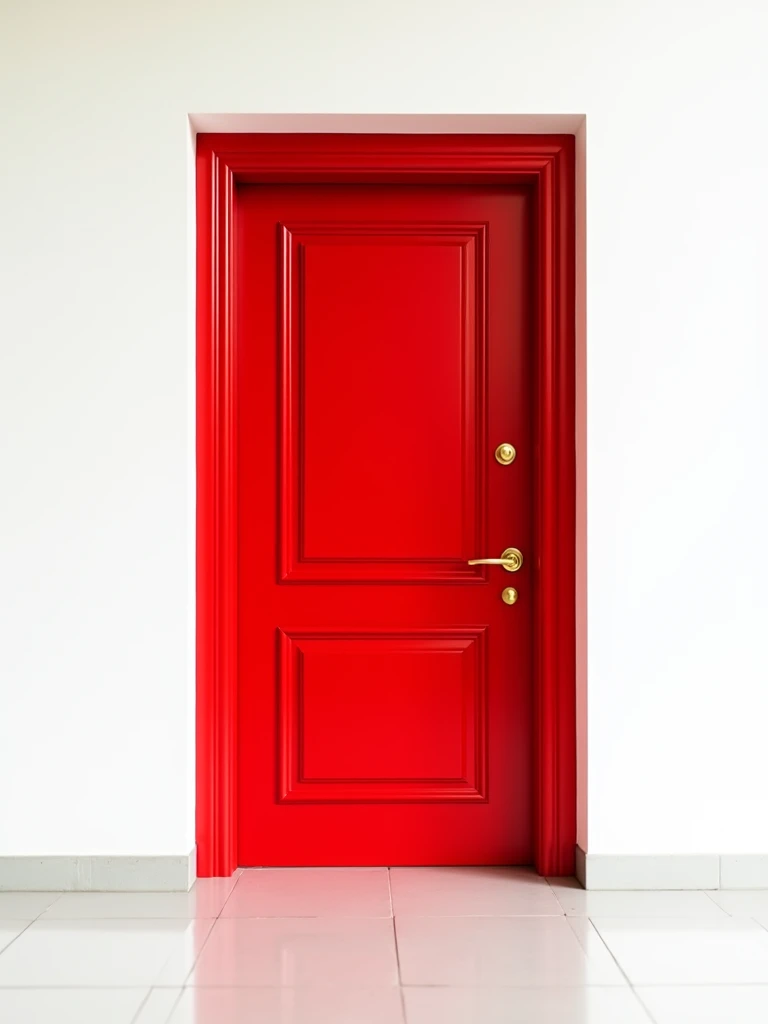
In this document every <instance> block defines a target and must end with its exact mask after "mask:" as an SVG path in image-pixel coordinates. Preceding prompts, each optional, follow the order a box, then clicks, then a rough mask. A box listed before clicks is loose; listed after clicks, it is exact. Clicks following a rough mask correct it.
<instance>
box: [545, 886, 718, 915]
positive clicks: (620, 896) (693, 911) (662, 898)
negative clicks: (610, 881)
mask: <svg viewBox="0 0 768 1024" xmlns="http://www.w3.org/2000/svg"><path fill="white" fill-rule="evenodd" d="M550 884H551V885H552V891H553V892H554V894H555V896H556V897H557V899H558V900H559V902H560V904H561V906H562V908H563V910H564V911H565V913H566V914H570V915H574V916H583V917H722V916H723V914H724V913H725V912H724V911H723V910H721V908H720V907H718V906H717V904H715V903H713V902H712V900H711V899H710V898H709V896H708V895H707V893H705V892H697V891H675V890H669V889H668V890H663V891H649V890H645V891H637V892H623V891H620V890H610V891H605V890H603V891H600V890H595V889H590V890H588V891H587V890H584V889H582V888H581V886H580V885H579V884H578V882H573V881H570V880H566V879H552V881H551V883H550Z"/></svg>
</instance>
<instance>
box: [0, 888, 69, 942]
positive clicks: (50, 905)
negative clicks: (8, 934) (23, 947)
mask: <svg viewBox="0 0 768 1024" xmlns="http://www.w3.org/2000/svg"><path fill="white" fill-rule="evenodd" d="M63 895H64V893H62V892H57V893H56V899H54V900H51V902H50V903H49V904H48V906H47V907H43V909H42V910H41V911H40V912H39V913H38V914H37V915H36V916H35V917H33V918H32V920H31V921H28V922H27V924H26V927H24V928H22V929H21V931H20V932H19V934H18V935H14V937H13V938H12V939H11V941H10V942H9V943H8V945H7V946H3V948H2V949H0V956H2V955H3V953H5V951H6V950H7V949H10V948H11V946H12V945H13V944H14V942H15V941H16V940H17V939H20V938H21V936H22V935H23V934H24V933H25V932H26V931H27V930H28V929H29V928H31V927H32V925H33V924H35V922H36V921H39V920H40V918H41V917H42V916H43V914H46V913H48V911H49V910H50V909H51V907H52V906H53V905H54V903H58V901H59V900H60V899H61V897H62V896H63ZM23 920H24V918H22V921H23Z"/></svg>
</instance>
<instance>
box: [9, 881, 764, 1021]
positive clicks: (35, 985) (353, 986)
mask: <svg viewBox="0 0 768 1024" xmlns="http://www.w3.org/2000/svg"><path fill="white" fill-rule="evenodd" d="M766 1020H768V893H766V892H743V891H741V892H712V893H706V892H584V891H583V890H581V889H580V888H579V887H578V885H576V883H574V882H572V881H570V880H568V879H549V880H547V879H543V878H539V877H538V876H536V875H534V874H533V873H532V872H530V871H526V870H522V869H516V868H393V869H392V870H391V871H388V870H387V869H386V868H360V869H345V868H338V869H327V870H326V869H254V870H249V871H245V872H241V873H238V875H237V876H235V877H233V878H232V879H226V880H222V879H211V880H203V881H200V882H198V883H197V885H196V886H195V887H194V889H193V890H192V892H191V893H66V894H63V895H58V894H56V893H0V1021H2V1022H3V1024H5V1022H8V1024H33V1022H34V1024H47V1022H51V1024H75V1022H76V1024H96V1022H98V1024H245V1022H248V1024H257V1022H258V1024H433V1022H434V1024H438V1022H439V1024H529V1022H531V1024H533V1022H535V1024H642V1022H646V1024H648V1022H653V1021H655V1022H656V1024H726V1022H727V1024H732V1022H733V1024H757V1022H760V1024H764V1022H765V1021H766Z"/></svg>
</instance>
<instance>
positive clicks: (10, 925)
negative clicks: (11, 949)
mask: <svg viewBox="0 0 768 1024" xmlns="http://www.w3.org/2000/svg"><path fill="white" fill-rule="evenodd" d="M28 924H29V922H28V921H0V950H3V949H5V947H6V946H8V945H10V944H11V943H12V942H13V940H14V939H15V938H16V937H17V936H18V935H21V933H22V932H23V931H24V929H25V928H26V927H27V926H28Z"/></svg>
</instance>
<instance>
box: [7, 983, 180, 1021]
mask: <svg viewBox="0 0 768 1024" xmlns="http://www.w3.org/2000/svg"><path fill="white" fill-rule="evenodd" d="M146 995H147V993H146V990H145V989H142V988H128V989H114V988H112V989H106V988H102V989H99V988H89V989H76V988H49V989H41V988H8V989H0V1020H2V1021H4V1022H6V1024H107V1022H108V1024H132V1022H133V1020H134V1018H135V1016H136V1012H137V1010H138V1009H139V1007H140V1006H141V1004H142V1002H143V1001H144V999H145V997H146ZM165 1019H167V1018H165ZM165 1019H164V1020H163V1024H165Z"/></svg>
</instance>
